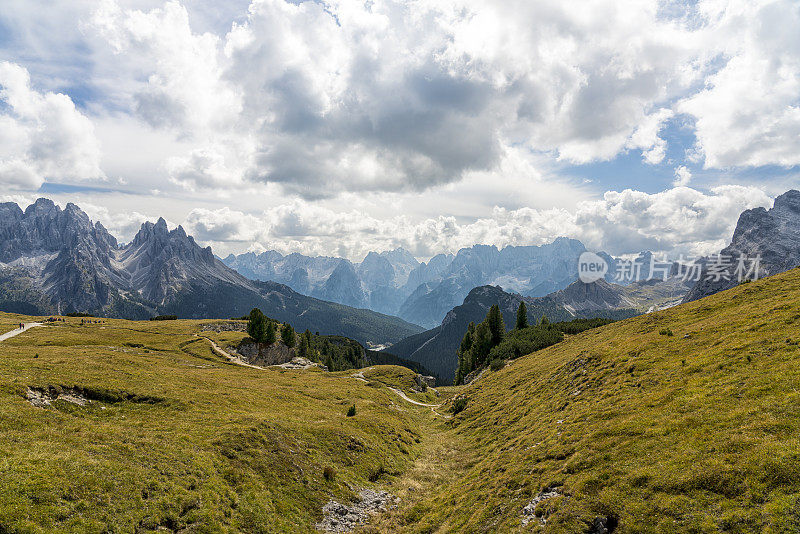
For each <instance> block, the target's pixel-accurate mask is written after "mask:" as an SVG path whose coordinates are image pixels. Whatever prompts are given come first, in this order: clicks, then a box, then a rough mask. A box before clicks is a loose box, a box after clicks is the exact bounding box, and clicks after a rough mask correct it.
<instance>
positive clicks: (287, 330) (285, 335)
mask: <svg viewBox="0 0 800 534" xmlns="http://www.w3.org/2000/svg"><path fill="white" fill-rule="evenodd" d="M281 341H283V344H284V345H286V346H287V347H289V348H290V349H291V348H292V347H294V346H295V344H296V343H297V340H296V339H295V336H294V328H292V325H290V324H289V323H284V324H283V328H281Z"/></svg>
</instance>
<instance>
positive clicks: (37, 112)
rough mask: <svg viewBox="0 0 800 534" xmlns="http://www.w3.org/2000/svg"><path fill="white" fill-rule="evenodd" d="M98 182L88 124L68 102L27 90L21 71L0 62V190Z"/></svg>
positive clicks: (25, 74)
mask: <svg viewBox="0 0 800 534" xmlns="http://www.w3.org/2000/svg"><path fill="white" fill-rule="evenodd" d="M103 178H104V175H103V172H102V170H101V169H100V146H99V143H98V141H97V139H96V137H95V135H94V127H93V125H92V123H91V121H90V120H89V119H88V118H87V117H86V116H84V115H83V114H82V113H81V112H80V111H78V110H77V109H76V107H75V104H74V103H73V102H72V100H71V99H70V98H69V97H68V96H66V95H64V94H58V93H52V92H38V91H36V90H35V89H34V88H32V87H31V80H30V76H29V74H28V71H27V70H26V69H25V68H24V67H21V66H19V65H17V64H15V63H10V62H8V61H3V62H0V184H2V185H4V186H6V187H10V188H13V189H28V190H30V189H36V188H38V187H39V186H40V185H41V184H42V183H43V182H44V181H45V180H47V179H57V180H65V179H66V180H80V181H83V180H96V179H103Z"/></svg>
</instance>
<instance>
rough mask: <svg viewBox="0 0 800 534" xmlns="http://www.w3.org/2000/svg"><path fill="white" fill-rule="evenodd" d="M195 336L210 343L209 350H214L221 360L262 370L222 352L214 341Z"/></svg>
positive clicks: (224, 351)
mask: <svg viewBox="0 0 800 534" xmlns="http://www.w3.org/2000/svg"><path fill="white" fill-rule="evenodd" d="M195 335H196V336H197V337H201V338H203V339H205V340H206V341H208V342H209V343H211V348H212V349H213V350H214V352H216V353H217V354H219V355H220V356H222V357H223V358H226V359H227V360H228V361H229V362H231V363H235V364H236V365H241V366H243V367H250V368H251V369H262V370H263V369H264V367H259V366H257V365H251V364H249V363H247V362H245V361H243V360H242V359H241V358H239V357H238V356H234V355H233V354H231V353H229V352H228V351H226V350H224V349H223V348H222V347H220V346H219V345H217V344H216V343H215V342H214V340H213V339H211V338H210V337H206V336H201V335H199V334H195Z"/></svg>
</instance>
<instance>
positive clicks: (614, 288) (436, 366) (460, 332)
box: [384, 277, 690, 383]
mask: <svg viewBox="0 0 800 534" xmlns="http://www.w3.org/2000/svg"><path fill="white" fill-rule="evenodd" d="M689 287H690V286H689V285H688V284H687V283H686V282H684V281H683V280H682V279H680V278H677V277H670V278H668V279H667V280H666V281H664V280H641V281H638V282H635V283H632V284H629V285H627V286H623V285H620V284H611V283H609V282H606V281H605V280H603V279H600V280H598V281H596V282H592V283H589V284H586V283H584V282H581V281H580V280H578V281H575V282H573V283H572V284H570V285H569V286H567V287H566V288H565V289H561V290H559V291H555V292H553V293H551V294H549V295H547V296H545V297H525V296H522V295H520V294H518V293H511V292H507V291H504V290H503V288H501V287H499V286H490V285H487V286H480V287H476V288H474V289H473V290H472V291H470V292H469V294H468V295H467V296H466V298H465V299H464V301H463V303H462V304H460V305H459V306H456V307H454V308H453V309H452V310H450V311H449V312H448V313H447V315H446V316H445V318H444V320H443V321H442V323H441V324H440V325H439V326H437V327H434V328H431V329H429V330H426V331H425V332H421V333H419V334H415V335H413V336H410V337H408V338H406V339H404V340H402V341H400V342H399V343H396V344H394V345H392V346H391V347H388V348H386V349H384V352H388V353H391V354H394V355H395V356H399V357H402V358H405V359H408V360H411V361H416V362H419V363H420V364H422V365H424V366H425V367H427V368H428V369H430V370H431V371H432V372H433V373H435V374H436V376H437V377H438V380H439V381H440V383H450V381H452V378H453V373H454V372H455V368H456V365H457V364H458V358H457V356H456V350H457V349H458V346H459V344H460V342H461V338H462V337H463V336H464V332H466V330H467V325H469V323H470V322H474V323H476V324H477V323H479V322H480V321H482V320H483V318H484V317H485V316H486V312H487V311H488V310H489V308H490V307H491V306H492V305H494V304H497V305H499V307H500V312H501V313H502V314H503V321H504V322H505V325H506V329H511V328H513V327H514V322H515V320H516V313H517V308H518V307H519V305H520V302H522V301H524V302H525V306H526V308H527V311H528V322H529V323H531V324H535V323H537V322H539V321H540V320H541V318H542V316H547V318H548V320H549V321H551V322H557V321H569V320H572V319H575V318H591V317H605V318H610V319H625V318H628V317H633V316H635V315H640V314H642V313H646V312H648V311H652V310H661V309H665V308H669V307H672V306H674V305H675V304H678V303H680V301H681V299H682V298H683V296H684V295H685V294H686V292H687V291H688V290H689Z"/></svg>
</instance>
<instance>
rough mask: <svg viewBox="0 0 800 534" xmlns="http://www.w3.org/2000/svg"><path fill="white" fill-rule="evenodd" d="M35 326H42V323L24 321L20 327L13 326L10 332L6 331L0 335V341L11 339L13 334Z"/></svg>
mask: <svg viewBox="0 0 800 534" xmlns="http://www.w3.org/2000/svg"><path fill="white" fill-rule="evenodd" d="M37 326H44V325H43V324H42V323H24V324H23V325H22V328H15V329H14V330H12V331H11V332H6V333H5V334H3V335H1V336H0V341H5V340H6V339H11V338H12V337H14V336H18V335H20V334H21V333H23V332H24V331H26V330H29V329H31V328H35V327H37Z"/></svg>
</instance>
